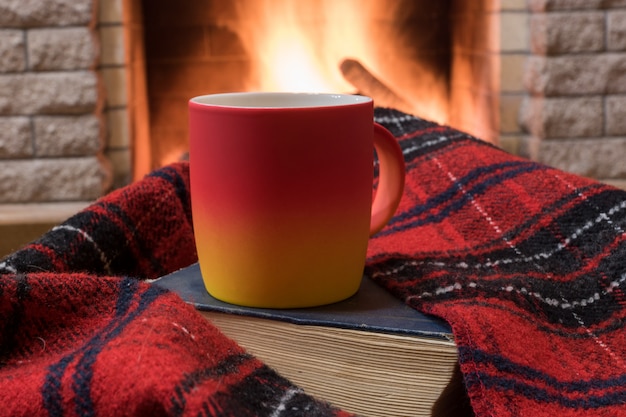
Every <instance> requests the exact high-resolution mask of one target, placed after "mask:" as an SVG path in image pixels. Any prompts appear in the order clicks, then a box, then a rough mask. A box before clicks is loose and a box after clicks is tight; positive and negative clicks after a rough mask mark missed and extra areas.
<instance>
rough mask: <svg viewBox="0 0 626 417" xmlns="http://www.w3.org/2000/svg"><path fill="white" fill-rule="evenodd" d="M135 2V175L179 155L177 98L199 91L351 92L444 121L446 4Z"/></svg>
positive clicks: (182, 128)
mask: <svg viewBox="0 0 626 417" xmlns="http://www.w3.org/2000/svg"><path fill="white" fill-rule="evenodd" d="M135 4H136V5H135V6H133V7H132V12H134V13H138V16H137V17H135V18H134V19H136V20H137V21H138V22H139V25H140V26H141V27H142V28H143V31H142V32H141V33H140V34H139V33H133V34H132V35H138V36H141V37H142V38H141V41H139V40H137V39H134V38H133V37H132V36H131V38H129V39H128V42H129V43H131V44H133V43H135V42H141V43H142V44H143V51H144V54H145V55H144V57H143V59H144V60H145V61H144V62H145V66H144V69H142V71H137V72H133V73H132V74H131V76H132V77H133V78H134V80H135V81H134V82H135V83H137V84H140V85H145V87H146V88H145V96H144V97H141V99H140V104H139V106H140V107H144V109H143V110H141V111H140V113H146V114H149V121H148V123H147V126H146V129H145V133H146V134H147V136H148V137H146V138H140V139H139V140H138V141H137V142H139V143H142V144H143V146H145V148H143V149H142V151H141V152H140V153H141V154H142V155H150V158H149V161H140V162H138V163H137V165H136V166H137V167H139V166H141V165H143V166H145V168H143V169H141V170H140V171H141V172H138V173H137V174H136V175H141V174H143V173H144V172H145V171H146V170H149V169H152V168H154V167H156V166H159V165H163V164H167V163H169V162H172V161H174V160H176V159H177V158H179V157H180V155H181V154H183V153H184V152H185V151H186V148H187V121H186V101H187V100H188V99H189V98H190V97H193V96H195V95H200V94H207V93H220V92H226V91H312V92H343V93H360V94H365V95H369V96H372V97H373V98H374V100H375V104H376V105H380V106H387V107H394V108H397V109H399V110H403V111H406V112H410V113H415V114H421V115H423V117H425V118H429V119H432V120H435V121H438V122H440V123H447V122H448V121H449V119H450V117H449V115H450V111H449V108H450V105H449V102H450V89H449V87H450V85H451V83H450V81H451V76H452V71H451V67H452V53H453V51H452V48H451V45H452V39H451V31H450V30H449V28H450V27H451V25H450V23H449V19H450V16H451V15H452V13H453V10H452V7H453V4H452V1H450V0H446V1H438V2H414V1H411V0H395V1H385V0H378V1H372V0H369V1H365V2H363V1H361V0H343V1H319V2H298V1H293V0H237V1H222V2H219V1H218V2H207V1H202V0H190V1H186V2H184V3H182V4H174V3H173V2H171V1H167V0H150V1H143V2H142V1H140V0H136V1H135ZM453 108H457V107H454V106H453ZM493 113H495V112H493ZM486 114H489V112H486ZM452 117H454V115H452ZM490 123H492V120H484V121H483V123H482V124H481V125H482V126H488V125H489V124H490ZM492 127H493V126H489V128H492ZM481 133H486V132H481ZM489 136H492V135H489ZM144 164H147V165H144Z"/></svg>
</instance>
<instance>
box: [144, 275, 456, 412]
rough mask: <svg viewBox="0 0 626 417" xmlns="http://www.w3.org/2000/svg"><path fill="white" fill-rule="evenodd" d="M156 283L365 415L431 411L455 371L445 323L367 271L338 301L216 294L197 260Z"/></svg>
mask: <svg viewBox="0 0 626 417" xmlns="http://www.w3.org/2000/svg"><path fill="white" fill-rule="evenodd" d="M155 283H156V284H157V285H160V286H162V287H164V288H168V289H170V290H172V291H174V292H176V293H178V294H179V295H180V296H181V297H182V298H183V299H184V300H185V301H187V302H189V303H191V304H193V305H194V306H195V308H196V309H197V310H198V311H199V312H200V314H202V315H203V316H204V317H206V318H207V319H208V320H210V321H211V322H212V323H213V324H214V325H215V326H217V327H218V328H219V329H220V330H221V331H222V333H224V334H225V335H226V336H227V337H230V338H231V339H233V340H235V341H236V342H237V343H239V345H241V346H242V347H243V348H244V349H246V350H247V351H248V352H249V353H251V354H253V355H255V356H256V357H257V358H259V359H260V360H262V361H263V362H264V363H266V364H267V365H268V366H270V367H272V368H273V369H275V370H276V371H277V372H279V373H280V374H281V375H282V376H284V377H286V378H288V379H289V380H291V381H292V382H293V383H294V384H296V385H298V386H300V387H301V388H303V389H304V390H305V391H306V392H308V393H309V394H312V395H314V396H317V397H318V398H320V399H324V400H326V401H328V402H330V403H331V404H333V405H335V406H337V407H339V408H341V409H343V410H345V411H349V412H353V413H355V414H359V415H364V416H380V417H385V416H389V417H391V416H430V415H431V412H432V408H433V405H434V404H435V402H436V401H437V399H438V398H439V397H440V396H441V395H442V392H444V389H445V388H446V386H448V385H449V384H450V383H451V381H452V379H453V374H455V373H456V372H455V365H456V364H457V349H456V346H455V344H454V340H453V336H452V332H451V329H450V327H449V326H448V325H447V324H446V323H445V322H443V321H441V320H439V319H437V318H434V317H430V316H427V315H424V314H422V313H420V312H418V311H416V310H414V309H412V308H410V307H409V306H407V305H405V304H404V303H403V302H402V301H400V300H399V299H397V298H395V297H394V296H392V295H391V294H390V293H388V292H387V291H386V290H385V289H383V288H382V287H380V286H378V285H377V284H376V283H375V282H373V281H372V280H370V279H369V278H367V277H364V278H363V281H362V283H361V286H360V288H359V290H358V292H357V293H356V294H355V295H354V296H352V297H350V298H348V299H346V300H344V301H341V302H338V303H334V304H329V305H325V306H321V307H313V308H301V309H265V308H252V307H242V306H237V305H232V304H228V303H225V302H222V301H220V300H217V299H215V298H213V297H212V296H211V295H210V294H209V293H208V292H207V291H206V289H205V287H204V284H203V282H202V276H201V273H200V268H199V267H198V264H197V263H196V264H193V265H191V266H189V267H187V268H183V269H181V270H179V271H176V272H173V273H171V274H169V275H166V276H164V277H162V278H160V279H158V280H157V281H155Z"/></svg>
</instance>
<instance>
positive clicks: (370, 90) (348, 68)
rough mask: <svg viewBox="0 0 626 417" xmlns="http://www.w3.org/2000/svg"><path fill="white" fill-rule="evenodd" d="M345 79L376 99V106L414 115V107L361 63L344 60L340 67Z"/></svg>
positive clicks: (361, 92) (361, 91)
mask: <svg viewBox="0 0 626 417" xmlns="http://www.w3.org/2000/svg"><path fill="white" fill-rule="evenodd" d="M339 69H340V70H341V73H342V74H343V78H345V80H346V81H348V82H349V83H350V84H352V85H353V86H354V87H355V88H356V89H357V90H358V92H359V93H360V94H363V95H366V96H368V97H371V98H372V99H374V102H375V104H376V106H379V107H391V108H394V109H396V110H400V111H403V112H405V113H413V106H411V104H410V103H408V102H407V101H406V100H404V99H403V98H402V97H400V96H399V95H398V94H396V93H395V92H394V91H393V90H392V89H391V88H389V87H388V86H387V85H385V84H384V83H383V82H382V81H380V80H379V79H378V78H376V77H375V76H374V75H373V74H372V73H371V72H370V71H368V70H367V68H365V67H364V66H363V65H362V64H361V63H360V62H359V61H357V60H355V59H349V58H348V59H344V60H343V61H342V62H341V64H340V65H339Z"/></svg>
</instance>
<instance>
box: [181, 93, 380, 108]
mask: <svg viewBox="0 0 626 417" xmlns="http://www.w3.org/2000/svg"><path fill="white" fill-rule="evenodd" d="M191 101H192V102H194V103H198V104H205V105H212V106H221V107H245V108H285V107H288V108H301V107H327V106H348V105H353V104H359V103H366V102H370V101H372V99H371V98H369V97H365V96H359V95H352V94H330V93H328V94H327V93H263V92H261V93H251V92H250V93H247V92H245V93H224V94H210V95H206V96H198V97H194V98H192V99H191Z"/></svg>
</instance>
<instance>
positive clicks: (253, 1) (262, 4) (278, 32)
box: [235, 0, 376, 92]
mask: <svg viewBox="0 0 626 417" xmlns="http://www.w3.org/2000/svg"><path fill="white" fill-rule="evenodd" d="M357 4H358V5H359V6H358V7H354V6H355V5H357ZM370 4H373V3H372V2H371V1H370V2H367V1H366V2H360V3H356V2H354V1H337V0H320V1H316V2H313V1H296V0H239V1H238V2H237V6H238V8H237V11H238V14H239V17H240V20H239V21H238V22H237V23H236V25H237V27H236V29H235V30H236V32H237V33H238V34H239V36H240V38H241V40H242V42H243V43H244V46H245V48H246V49H247V52H248V54H250V56H251V57H252V59H253V61H256V63H257V65H256V68H255V71H254V73H253V74H252V76H251V78H250V80H248V86H247V87H248V90H258V91H312V92H354V90H355V89H354V86H352V85H350V84H349V83H348V82H347V81H346V80H344V79H343V77H342V75H341V72H340V71H339V65H340V63H341V61H342V60H343V59H345V58H347V57H353V56H358V57H359V58H360V59H361V60H363V61H365V62H370V63H372V62H375V59H374V58H375V54H376V51H375V50H374V49H373V48H372V47H371V45H372V42H371V39H370V35H371V33H368V31H367V27H366V25H367V22H368V21H369V20H368V14H369V13H370V10H369V9H370V8H371V7H370V6H369V5H370Z"/></svg>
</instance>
